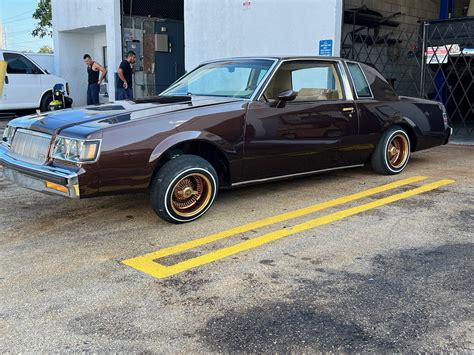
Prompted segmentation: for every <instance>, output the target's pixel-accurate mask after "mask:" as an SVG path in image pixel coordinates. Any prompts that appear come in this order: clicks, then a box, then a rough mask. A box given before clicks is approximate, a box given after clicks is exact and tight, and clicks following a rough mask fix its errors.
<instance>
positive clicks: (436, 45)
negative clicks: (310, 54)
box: [341, 0, 474, 142]
mask: <svg viewBox="0 0 474 355" xmlns="http://www.w3.org/2000/svg"><path fill="white" fill-rule="evenodd" d="M469 6H470V7H469ZM469 11H471V12H472V11H474V1H471V2H470V1H469V0H457V1H454V0H419V1H407V0H391V1H390V2H389V1H371V0H346V1H345V4H344V20H343V23H344V25H343V35H342V41H341V43H342V45H341V56H342V57H345V58H348V59H354V60H359V61H362V62H366V63H369V64H371V65H373V66H375V67H376V68H377V69H378V70H379V71H380V72H381V73H382V74H383V75H384V76H385V77H386V78H387V80H389V82H390V83H391V84H392V86H393V87H394V88H395V89H396V91H397V92H398V94H399V95H406V96H418V97H425V98H428V99H434V100H438V101H441V102H443V104H444V105H445V106H446V109H447V111H448V115H449V117H450V124H451V126H453V127H454V137H453V139H454V141H458V142H464V141H471V142H472V140H474V85H473V82H474V80H473V79H474V68H473V67H474V61H473V58H474V17H473V14H472V13H470V12H469ZM468 12H469V13H468ZM469 15H471V16H469ZM443 50H445V51H447V52H448V54H447V55H442V54H436V55H434V56H429V53H430V52H433V51H435V53H439V52H438V51H443Z"/></svg>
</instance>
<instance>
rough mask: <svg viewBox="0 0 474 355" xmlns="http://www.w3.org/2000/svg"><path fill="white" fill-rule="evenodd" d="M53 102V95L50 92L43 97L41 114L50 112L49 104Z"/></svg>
mask: <svg viewBox="0 0 474 355" xmlns="http://www.w3.org/2000/svg"><path fill="white" fill-rule="evenodd" d="M51 101H53V94H52V93H50V92H47V93H46V94H44V95H43V98H42V99H41V103H40V110H41V112H46V111H49V104H50V103H51Z"/></svg>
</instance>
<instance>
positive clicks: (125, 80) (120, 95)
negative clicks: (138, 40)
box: [117, 51, 136, 100]
mask: <svg viewBox="0 0 474 355" xmlns="http://www.w3.org/2000/svg"><path fill="white" fill-rule="evenodd" d="M135 61H136V54H135V52H134V51H129V52H128V53H127V59H124V60H122V62H121V63H120V65H119V68H118V77H119V80H118V82H117V100H127V99H133V90H132V85H133V80H132V74H133V72H134V71H135V67H134V64H135Z"/></svg>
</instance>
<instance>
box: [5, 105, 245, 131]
mask: <svg viewBox="0 0 474 355" xmlns="http://www.w3.org/2000/svg"><path fill="white" fill-rule="evenodd" d="M183 100H186V101H179V99H177V100H176V98H175V100H168V101H176V102H171V103H170V102H166V101H167V100H163V101H164V102H165V103H159V102H156V103H150V102H142V103H135V102H133V101H115V102H113V103H110V104H106V105H100V106H87V107H82V108H73V109H65V110H59V111H52V112H47V113H41V114H33V115H28V116H23V117H19V118H16V119H14V120H12V121H10V122H9V125H10V126H13V127H17V128H24V129H29V130H34V131H38V132H42V133H48V134H53V133H59V132H61V131H62V130H65V129H68V128H71V127H75V129H73V130H68V133H69V132H71V131H73V132H75V134H74V135H77V136H78V137H84V136H85V135H88V134H90V133H92V132H95V131H98V130H100V129H102V128H106V127H110V126H111V125H116V124H123V123H125V122H127V121H130V122H132V121H135V120H137V119H145V118H152V117H154V118H156V117H157V116H161V115H164V114H166V113H171V112H176V111H183V110H191V109H195V108H199V107H205V106H212V105H219V104H226V103H232V102H236V101H241V99H236V98H229V97H209V96H201V97H192V99H188V98H183Z"/></svg>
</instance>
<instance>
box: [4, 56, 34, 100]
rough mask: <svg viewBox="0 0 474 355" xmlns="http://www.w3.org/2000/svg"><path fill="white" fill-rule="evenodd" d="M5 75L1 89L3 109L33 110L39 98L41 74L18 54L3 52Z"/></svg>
mask: <svg viewBox="0 0 474 355" xmlns="http://www.w3.org/2000/svg"><path fill="white" fill-rule="evenodd" d="M3 58H4V60H5V61H6V62H7V74H6V76H5V84H4V87H3V90H4V97H3V103H4V108H5V109H23V108H35V107H38V106H39V101H40V98H41V94H42V90H41V75H40V74H42V73H43V72H42V71H41V69H39V68H38V67H37V66H36V65H35V64H34V63H32V62H31V61H30V60H29V59H28V58H26V57H25V56H24V55H22V54H20V53H12V52H3Z"/></svg>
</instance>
